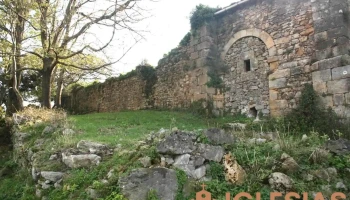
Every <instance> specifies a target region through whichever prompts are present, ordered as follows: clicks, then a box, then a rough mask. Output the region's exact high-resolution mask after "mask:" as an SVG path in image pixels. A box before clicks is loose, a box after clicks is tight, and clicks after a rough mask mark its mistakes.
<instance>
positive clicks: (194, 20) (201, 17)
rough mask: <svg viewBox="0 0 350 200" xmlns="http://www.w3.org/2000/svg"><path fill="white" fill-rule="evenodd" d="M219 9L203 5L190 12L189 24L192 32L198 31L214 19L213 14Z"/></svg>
mask: <svg viewBox="0 0 350 200" xmlns="http://www.w3.org/2000/svg"><path fill="white" fill-rule="evenodd" d="M218 10H219V8H211V7H209V6H205V5H203V4H199V5H197V6H196V8H195V9H194V10H193V11H192V12H191V17H190V23H191V29H192V30H193V31H195V30H198V29H199V28H201V27H202V26H203V25H205V24H206V23H208V22H210V21H211V20H213V19H214V13H215V12H216V11H218Z"/></svg>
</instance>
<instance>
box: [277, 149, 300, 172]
mask: <svg viewBox="0 0 350 200" xmlns="http://www.w3.org/2000/svg"><path fill="white" fill-rule="evenodd" d="M281 162H282V166H281V169H282V170H283V172H286V173H293V172H296V171H298V170H299V165H298V163H297V162H296V161H295V160H294V158H292V157H291V156H289V155H288V154H286V153H283V154H282V156H281Z"/></svg>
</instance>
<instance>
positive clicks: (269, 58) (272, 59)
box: [267, 56, 279, 63]
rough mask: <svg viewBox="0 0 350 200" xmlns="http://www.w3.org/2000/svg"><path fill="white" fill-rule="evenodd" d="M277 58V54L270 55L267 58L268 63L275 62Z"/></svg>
mask: <svg viewBox="0 0 350 200" xmlns="http://www.w3.org/2000/svg"><path fill="white" fill-rule="evenodd" d="M278 60H279V57H278V56H271V57H268V58H267V62H268V63H272V62H277V61H278Z"/></svg>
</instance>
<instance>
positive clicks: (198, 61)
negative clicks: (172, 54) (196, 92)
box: [196, 58, 207, 68]
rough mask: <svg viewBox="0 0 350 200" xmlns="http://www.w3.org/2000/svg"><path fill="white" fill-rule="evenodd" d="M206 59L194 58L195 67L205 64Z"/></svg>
mask: <svg viewBox="0 0 350 200" xmlns="http://www.w3.org/2000/svg"><path fill="white" fill-rule="evenodd" d="M206 62H207V60H206V59H205V58H198V59H197V60H196V67H198V68H199V67H204V66H205V65H206Z"/></svg>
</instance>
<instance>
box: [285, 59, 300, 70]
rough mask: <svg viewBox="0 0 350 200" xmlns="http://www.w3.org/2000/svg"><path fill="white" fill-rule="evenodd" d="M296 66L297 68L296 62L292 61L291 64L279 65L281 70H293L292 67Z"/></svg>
mask: <svg viewBox="0 0 350 200" xmlns="http://www.w3.org/2000/svg"><path fill="white" fill-rule="evenodd" d="M297 66H298V62H297V61H292V62H287V63H283V64H282V65H281V69H286V68H293V67H297Z"/></svg>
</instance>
